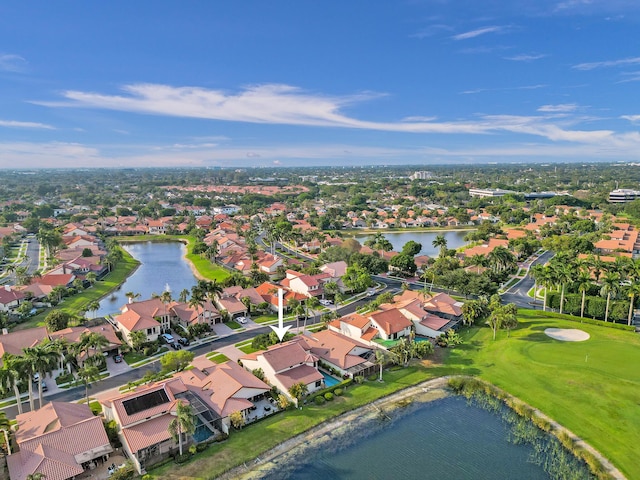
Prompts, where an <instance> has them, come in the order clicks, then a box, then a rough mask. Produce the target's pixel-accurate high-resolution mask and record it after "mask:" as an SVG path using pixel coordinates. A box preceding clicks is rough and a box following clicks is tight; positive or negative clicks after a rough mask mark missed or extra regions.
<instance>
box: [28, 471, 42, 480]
mask: <svg viewBox="0 0 640 480" xmlns="http://www.w3.org/2000/svg"><path fill="white" fill-rule="evenodd" d="M46 478H47V476H46V475H45V474H44V473H41V472H36V473H30V474H29V475H27V476H26V477H25V480H46Z"/></svg>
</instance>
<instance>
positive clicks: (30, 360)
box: [22, 347, 42, 412]
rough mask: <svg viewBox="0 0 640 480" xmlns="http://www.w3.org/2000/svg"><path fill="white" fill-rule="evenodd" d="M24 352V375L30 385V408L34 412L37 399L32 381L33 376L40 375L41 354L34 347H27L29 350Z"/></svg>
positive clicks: (25, 349) (26, 349)
mask: <svg viewBox="0 0 640 480" xmlns="http://www.w3.org/2000/svg"><path fill="white" fill-rule="evenodd" d="M22 351H23V355H22V359H23V361H24V364H23V365H24V370H23V373H24V374H25V377H26V381H27V385H28V391H29V408H30V410H31V411H32V412H33V411H34V410H35V399H34V397H33V382H32V381H31V380H32V378H33V375H34V374H35V373H38V366H39V363H38V362H39V361H40V359H39V358H38V357H39V352H38V351H37V350H36V349H35V348H34V347H27V348H24V349H23V350H22ZM41 382H42V377H41V378H40V382H38V383H39V384H40V385H42V383H41Z"/></svg>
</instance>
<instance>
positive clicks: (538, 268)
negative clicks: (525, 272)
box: [529, 264, 544, 305]
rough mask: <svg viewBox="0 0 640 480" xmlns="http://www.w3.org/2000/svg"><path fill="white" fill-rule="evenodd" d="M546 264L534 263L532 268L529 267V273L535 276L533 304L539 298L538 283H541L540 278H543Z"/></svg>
mask: <svg viewBox="0 0 640 480" xmlns="http://www.w3.org/2000/svg"><path fill="white" fill-rule="evenodd" d="M543 271H544V265H540V264H537V265H533V266H532V267H531V268H530V269H529V275H530V276H531V277H532V278H533V304H534V305H535V304H536V301H537V300H538V284H539V283H540V280H541V279H542V277H543V276H544V273H543Z"/></svg>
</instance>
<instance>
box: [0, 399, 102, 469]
mask: <svg viewBox="0 0 640 480" xmlns="http://www.w3.org/2000/svg"><path fill="white" fill-rule="evenodd" d="M16 421H17V422H18V429H17V431H16V434H15V436H16V443H17V444H18V447H19V448H20V451H19V452H18V453H14V454H13V455H9V456H8V457H7V466H8V467H9V476H10V477H11V479H12V480H25V479H26V478H27V477H28V476H29V475H33V474H35V473H42V474H43V475H44V478H46V480H67V479H73V478H76V476H78V475H81V474H83V473H84V472H85V471H86V470H89V469H90V468H91V466H92V465H93V466H95V464H96V463H100V462H103V461H106V460H107V459H108V458H109V454H110V453H111V452H113V448H112V447H111V445H110V444H109V439H108V437H107V434H106V432H105V430H104V425H103V424H102V419H101V418H100V417H96V416H95V415H93V413H92V412H91V410H90V409H89V407H88V406H87V405H83V404H76V403H64V402H51V403H49V404H47V405H45V406H44V407H42V408H41V409H39V410H36V411H34V412H29V413H24V414H21V415H18V416H17V417H16Z"/></svg>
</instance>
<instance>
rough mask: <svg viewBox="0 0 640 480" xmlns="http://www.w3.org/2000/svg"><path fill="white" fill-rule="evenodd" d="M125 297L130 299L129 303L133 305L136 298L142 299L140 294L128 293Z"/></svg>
mask: <svg viewBox="0 0 640 480" xmlns="http://www.w3.org/2000/svg"><path fill="white" fill-rule="evenodd" d="M124 296H125V297H127V298H128V299H129V303H133V302H134V301H135V299H136V298H140V297H141V295H140V294H139V293H135V292H127V293H125V294H124Z"/></svg>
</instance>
